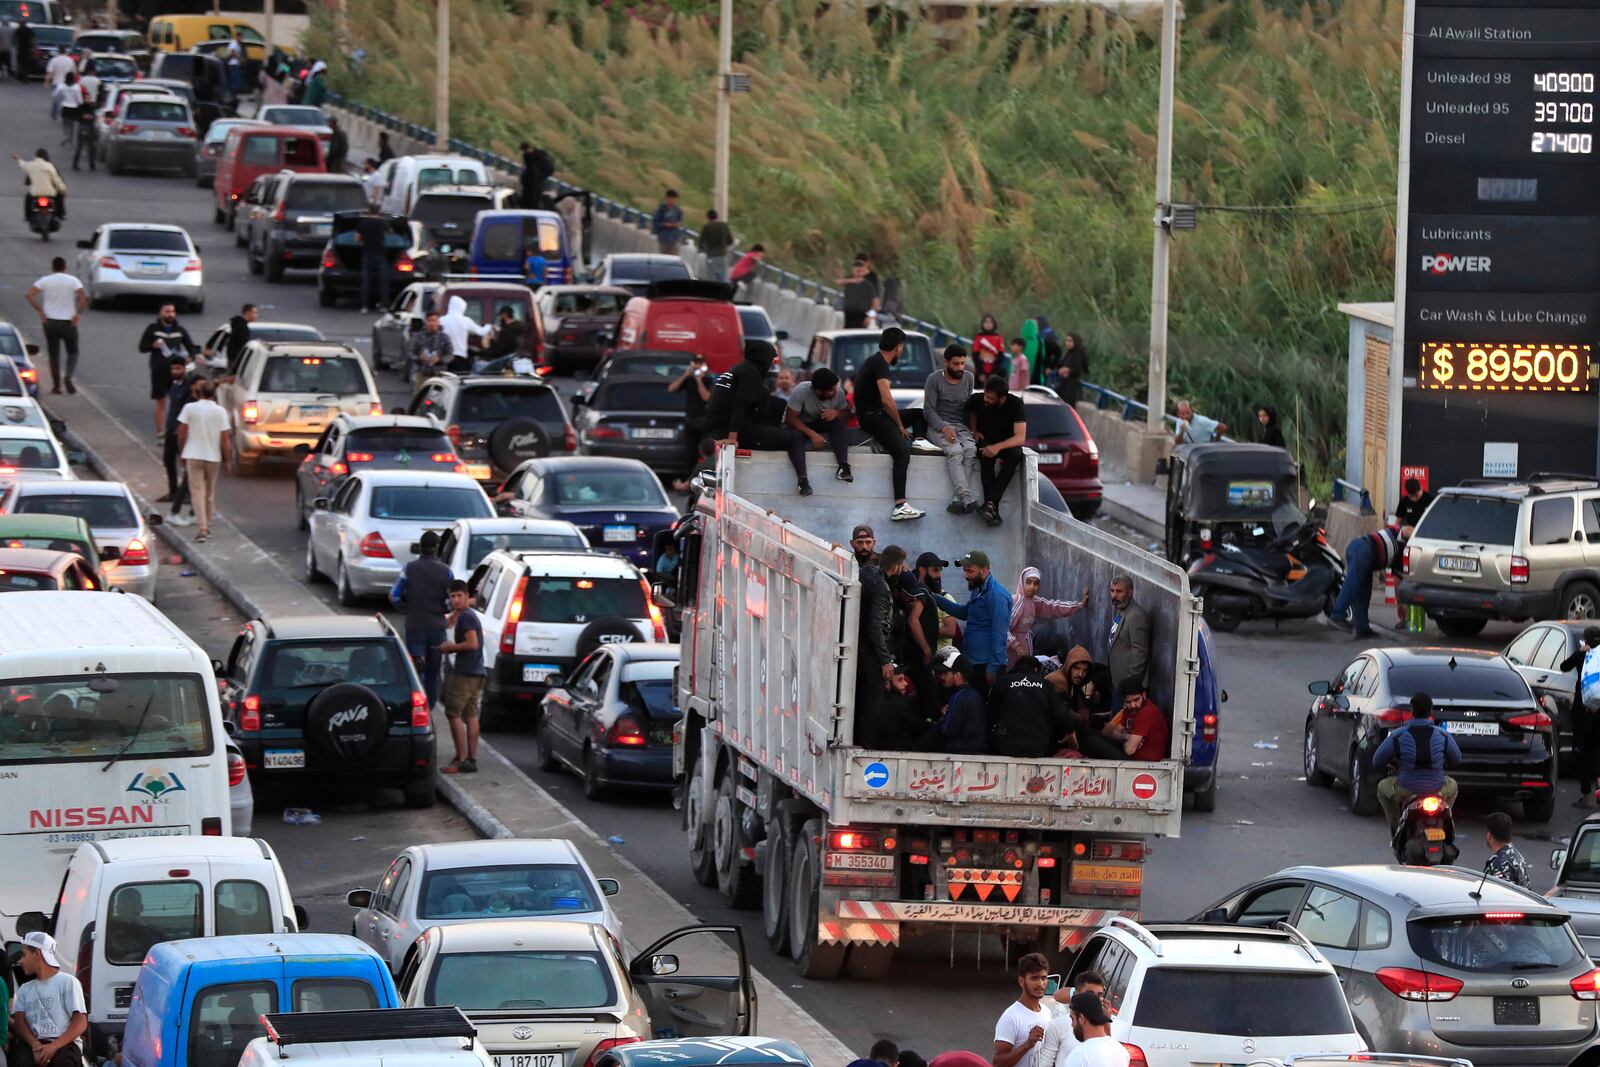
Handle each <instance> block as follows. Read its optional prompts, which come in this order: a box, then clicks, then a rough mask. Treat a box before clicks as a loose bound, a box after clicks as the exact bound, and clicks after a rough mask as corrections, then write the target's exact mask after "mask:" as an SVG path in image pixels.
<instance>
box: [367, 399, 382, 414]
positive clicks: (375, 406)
mask: <svg viewBox="0 0 1600 1067" xmlns="http://www.w3.org/2000/svg"><path fill="white" fill-rule="evenodd" d="M367 414H368V415H382V414H383V402H382V401H380V400H374V401H373V402H372V406H371V407H369V408H367Z"/></svg>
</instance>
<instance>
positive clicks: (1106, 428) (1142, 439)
mask: <svg viewBox="0 0 1600 1067" xmlns="http://www.w3.org/2000/svg"><path fill="white" fill-rule="evenodd" d="M1078 414H1079V415H1081V416H1083V422H1084V425H1085V426H1087V427H1088V428H1089V435H1090V436H1091V437H1093V438H1094V443H1095V444H1096V445H1098V446H1099V448H1100V463H1101V465H1102V466H1112V467H1115V468H1117V469H1118V470H1120V471H1122V472H1123V473H1124V474H1126V475H1127V477H1128V480H1129V481H1132V482H1139V483H1149V482H1152V481H1154V480H1155V477H1156V461H1157V460H1159V459H1162V458H1164V457H1166V456H1168V455H1171V453H1172V435H1171V434H1169V433H1166V432H1164V431H1157V432H1154V433H1152V432H1151V431H1150V430H1149V429H1147V428H1146V426H1145V423H1144V421H1143V420H1140V421H1138V422H1130V421H1128V420H1127V419H1124V418H1123V417H1122V409H1121V408H1097V407H1095V406H1094V405H1093V404H1091V403H1089V402H1087V401H1079V402H1078Z"/></svg>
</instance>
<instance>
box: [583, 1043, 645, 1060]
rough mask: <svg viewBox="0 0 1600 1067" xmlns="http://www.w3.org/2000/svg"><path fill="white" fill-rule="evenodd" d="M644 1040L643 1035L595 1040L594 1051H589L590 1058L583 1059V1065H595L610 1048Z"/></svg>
mask: <svg viewBox="0 0 1600 1067" xmlns="http://www.w3.org/2000/svg"><path fill="white" fill-rule="evenodd" d="M643 1040H644V1038H642V1037H607V1038H604V1039H602V1040H600V1041H597V1042H595V1046H594V1051H593V1052H591V1053H589V1058H588V1059H586V1060H584V1061H583V1067H594V1065H595V1062H596V1061H597V1060H599V1059H600V1054H601V1053H603V1052H605V1051H607V1050H608V1049H614V1048H616V1047H617V1046H618V1045H632V1044H634V1043H635V1042H638V1041H643Z"/></svg>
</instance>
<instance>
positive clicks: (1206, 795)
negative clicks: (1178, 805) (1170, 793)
mask: <svg viewBox="0 0 1600 1067" xmlns="http://www.w3.org/2000/svg"><path fill="white" fill-rule="evenodd" d="M1189 795H1190V796H1191V797H1193V798H1194V810H1195V811H1201V812H1210V811H1216V810H1217V769H1216V768H1215V767H1213V768H1212V769H1211V781H1209V782H1207V783H1206V787H1205V788H1204V789H1197V790H1195V791H1194V792H1193V793H1190V794H1189Z"/></svg>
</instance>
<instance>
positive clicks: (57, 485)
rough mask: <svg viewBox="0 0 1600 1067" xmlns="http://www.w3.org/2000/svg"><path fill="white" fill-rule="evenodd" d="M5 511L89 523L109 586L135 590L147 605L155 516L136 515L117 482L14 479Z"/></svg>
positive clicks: (154, 575)
mask: <svg viewBox="0 0 1600 1067" xmlns="http://www.w3.org/2000/svg"><path fill="white" fill-rule="evenodd" d="M5 511H6V513H7V514H10V515H69V516H72V517H75V518H80V519H82V520H84V521H85V522H87V523H88V524H89V529H90V531H92V532H93V534H94V543H95V547H96V548H98V549H99V550H100V566H101V569H102V570H103V571H104V572H105V576H106V582H107V584H109V585H110V586H111V588H113V589H125V590H127V591H128V592H130V593H138V594H139V595H140V596H142V597H144V598H145V599H146V600H148V601H150V602H151V603H152V604H154V603H155V600H156V581H157V579H158V578H159V577H160V575H161V546H160V545H158V544H156V541H155V535H154V534H153V533H152V532H151V529H150V525H151V523H159V522H160V521H161V516H159V515H152V516H150V517H149V518H146V517H144V516H142V515H140V514H139V505H138V502H137V501H135V500H134V499H133V494H132V493H131V492H129V490H128V487H127V486H126V485H124V484H123V483H122V482H100V481H70V482H69V481H25V482H18V483H17V484H16V486H15V487H14V488H13V489H12V491H11V494H10V495H9V496H8V497H7V498H6V500H5Z"/></svg>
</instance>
